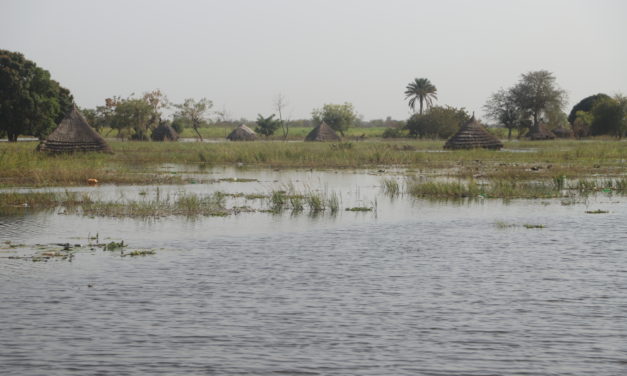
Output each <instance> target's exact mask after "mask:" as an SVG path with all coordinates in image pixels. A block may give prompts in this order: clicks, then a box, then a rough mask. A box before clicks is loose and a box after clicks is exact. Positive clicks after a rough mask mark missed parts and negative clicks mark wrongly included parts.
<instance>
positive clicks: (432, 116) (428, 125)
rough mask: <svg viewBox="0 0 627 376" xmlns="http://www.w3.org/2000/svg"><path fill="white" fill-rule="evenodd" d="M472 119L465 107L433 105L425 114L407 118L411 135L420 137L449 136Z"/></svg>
mask: <svg viewBox="0 0 627 376" xmlns="http://www.w3.org/2000/svg"><path fill="white" fill-rule="evenodd" d="M469 119H470V115H469V114H468V112H466V110H465V109H464V108H455V107H451V106H446V107H441V106H435V107H432V108H431V110H430V111H429V112H427V113H426V114H424V115H420V114H414V115H413V116H412V117H410V118H409V119H408V120H407V124H406V128H407V130H408V131H409V135H410V136H413V137H420V138H425V137H428V138H448V137H451V136H452V135H453V134H455V132H457V131H458V130H459V128H460V126H461V125H462V124H463V123H465V122H466V121H468V120H469Z"/></svg>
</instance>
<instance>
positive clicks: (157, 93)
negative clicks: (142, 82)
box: [142, 89, 170, 130]
mask: <svg viewBox="0 0 627 376" xmlns="http://www.w3.org/2000/svg"><path fill="white" fill-rule="evenodd" d="M142 99H143V100H144V101H145V102H146V103H148V104H149V105H150V107H151V108H152V113H151V115H150V120H149V121H148V128H149V129H150V130H154V129H155V128H157V127H158V126H159V124H160V123H161V115H162V111H163V110H164V109H167V108H168V107H170V102H169V101H168V97H167V96H166V95H165V94H164V93H162V92H161V90H159V89H155V90H153V91H149V92H146V93H144V96H143V97H142Z"/></svg>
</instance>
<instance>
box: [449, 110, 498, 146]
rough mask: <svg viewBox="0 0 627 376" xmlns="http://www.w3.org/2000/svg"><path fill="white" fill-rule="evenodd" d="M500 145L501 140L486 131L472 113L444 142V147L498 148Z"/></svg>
mask: <svg viewBox="0 0 627 376" xmlns="http://www.w3.org/2000/svg"><path fill="white" fill-rule="evenodd" d="M502 147H503V144H502V143H501V141H499V139H498V138H496V136H494V135H493V134H492V133H490V132H488V131H487V130H486V129H485V127H484V126H483V125H481V123H479V122H478V121H477V120H476V119H475V116H474V115H473V116H472V118H471V119H470V120H468V121H467V122H466V123H465V124H464V125H462V127H461V129H460V130H459V131H457V133H455V134H454V135H453V136H452V137H451V138H449V139H448V141H446V144H444V149H474V148H484V149H500V148H502Z"/></svg>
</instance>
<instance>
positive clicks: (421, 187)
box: [405, 178, 625, 199]
mask: <svg viewBox="0 0 627 376" xmlns="http://www.w3.org/2000/svg"><path fill="white" fill-rule="evenodd" d="M405 190H406V193H408V194H409V195H411V196H414V197H422V198H443V199H446V198H453V199H458V198H503V199H513V198H528V199H533V198H564V197H571V196H572V194H573V193H577V194H580V195H587V194H590V193H593V192H599V191H603V192H606V193H612V192H614V193H621V194H622V193H625V178H618V179H601V180H598V181H597V180H590V179H583V180H573V181H572V183H570V184H567V183H565V182H563V181H562V180H561V179H558V181H555V179H553V180H552V181H551V180H532V181H525V180H518V179H515V178H510V179H504V178H502V179H486V180H485V181H484V182H482V183H479V182H477V181H476V180H474V179H472V178H470V179H459V180H457V181H454V182H446V181H445V182H442V181H434V180H428V181H420V180H418V179H416V178H410V179H408V180H407V181H406V188H405Z"/></svg>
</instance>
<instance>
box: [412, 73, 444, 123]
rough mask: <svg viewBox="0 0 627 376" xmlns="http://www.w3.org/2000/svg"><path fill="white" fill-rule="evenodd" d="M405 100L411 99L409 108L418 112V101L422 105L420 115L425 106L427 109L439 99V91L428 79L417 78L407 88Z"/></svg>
mask: <svg viewBox="0 0 627 376" xmlns="http://www.w3.org/2000/svg"><path fill="white" fill-rule="evenodd" d="M405 99H409V107H410V108H411V109H412V111H414V112H416V100H417V101H418V102H419V104H420V112H418V113H419V114H420V115H422V108H423V106H424V104H426V105H427V108H429V107H431V106H432V105H433V100H434V99H435V100H437V99H438V89H436V87H435V85H433V84H432V83H431V81H429V80H428V79H426V78H415V79H414V81H412V82H410V83H409V84H408V85H407V87H406V88H405Z"/></svg>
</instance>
